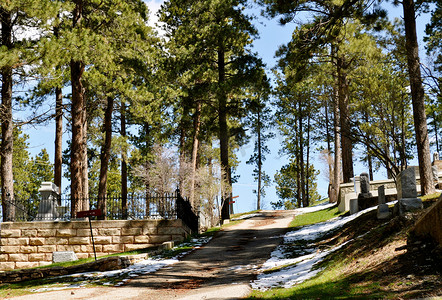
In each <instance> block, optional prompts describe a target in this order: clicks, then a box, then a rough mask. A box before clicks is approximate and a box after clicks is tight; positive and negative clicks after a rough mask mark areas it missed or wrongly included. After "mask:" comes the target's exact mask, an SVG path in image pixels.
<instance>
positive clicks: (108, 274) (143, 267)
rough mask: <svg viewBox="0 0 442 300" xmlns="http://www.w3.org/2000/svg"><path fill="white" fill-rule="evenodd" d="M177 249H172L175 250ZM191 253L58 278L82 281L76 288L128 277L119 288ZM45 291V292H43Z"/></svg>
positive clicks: (199, 243) (196, 245) (198, 241)
mask: <svg viewBox="0 0 442 300" xmlns="http://www.w3.org/2000/svg"><path fill="white" fill-rule="evenodd" d="M210 240H211V237H201V238H197V239H192V240H191V242H190V243H185V244H181V245H179V246H180V247H182V246H194V249H196V248H199V247H201V246H202V245H204V244H205V243H208V242H209V241H210ZM176 248H177V247H174V248H172V250H173V249H176ZM191 251H193V249H192V250H190V251H187V252H185V253H180V254H179V255H177V256H175V257H173V258H170V259H164V258H161V257H152V258H148V259H145V260H142V261H140V262H137V263H135V264H133V265H130V266H129V267H127V268H124V269H119V270H112V271H104V272H85V273H77V274H69V275H63V276H59V277H58V278H66V277H73V278H74V280H76V281H77V280H78V281H79V280H82V281H83V283H79V284H77V285H78V287H81V285H84V284H85V283H84V281H91V280H100V279H109V278H119V277H129V278H124V279H122V280H120V281H119V282H117V283H116V284H115V286H121V285H123V284H124V283H125V282H126V281H128V280H129V279H130V278H134V277H137V276H140V275H144V274H148V273H153V272H156V271H158V270H159V269H162V268H165V267H170V266H171V265H173V264H176V263H177V262H179V258H180V257H183V256H184V255H186V254H188V253H189V252H191ZM102 284H103V285H109V284H110V283H109V282H105V283H102ZM72 287H73V286H72V285H71V286H68V287H60V288H59V289H67V288H72ZM37 291H38V292H40V291H41V290H36V292H37ZM45 291H46V290H45Z"/></svg>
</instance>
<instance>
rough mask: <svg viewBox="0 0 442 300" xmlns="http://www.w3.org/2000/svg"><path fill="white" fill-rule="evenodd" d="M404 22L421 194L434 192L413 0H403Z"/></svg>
mask: <svg viewBox="0 0 442 300" xmlns="http://www.w3.org/2000/svg"><path fill="white" fill-rule="evenodd" d="M402 6H403V9H404V23H405V46H406V47H405V48H406V49H407V61H408V72H409V77H410V87H411V98H412V105H413V118H414V128H415V133H416V145H417V153H418V160H419V174H420V184H421V193H422V195H427V194H431V193H434V191H435V189H434V185H433V180H432V172H431V155H430V144H429V139H428V130H427V116H426V113H425V97H424V88H423V85H422V77H421V70H420V63H419V47H418V41H417V35H416V15H415V8H414V1H413V0H403V1H402Z"/></svg>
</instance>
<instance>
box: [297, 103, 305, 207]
mask: <svg viewBox="0 0 442 300" xmlns="http://www.w3.org/2000/svg"><path fill="white" fill-rule="evenodd" d="M298 115H299V166H298V168H299V169H300V170H301V173H300V178H301V181H300V183H301V197H300V198H299V199H300V206H299V207H301V206H303V205H304V201H305V164H304V128H303V127H304V126H303V125H304V124H303V121H304V120H303V118H304V111H303V107H302V105H301V101H298Z"/></svg>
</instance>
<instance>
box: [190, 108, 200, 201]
mask: <svg viewBox="0 0 442 300" xmlns="http://www.w3.org/2000/svg"><path fill="white" fill-rule="evenodd" d="M200 128H201V101H197V103H196V108H195V114H194V115H193V144H192V175H191V181H190V204H191V205H192V207H193V208H196V207H199V204H198V203H195V180H196V170H197V169H198V160H197V158H198V149H199V134H200Z"/></svg>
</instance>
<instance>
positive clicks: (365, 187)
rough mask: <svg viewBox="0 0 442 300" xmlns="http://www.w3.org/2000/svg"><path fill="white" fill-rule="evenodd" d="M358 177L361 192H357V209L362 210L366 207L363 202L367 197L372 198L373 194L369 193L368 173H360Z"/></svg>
mask: <svg viewBox="0 0 442 300" xmlns="http://www.w3.org/2000/svg"><path fill="white" fill-rule="evenodd" d="M359 178H360V182H361V185H360V186H361V192H360V193H359V194H358V210H363V209H365V208H367V207H368V206H367V205H366V203H365V202H367V201H368V199H370V198H373V195H372V194H371V193H370V179H369V177H368V173H361V175H359Z"/></svg>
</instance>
